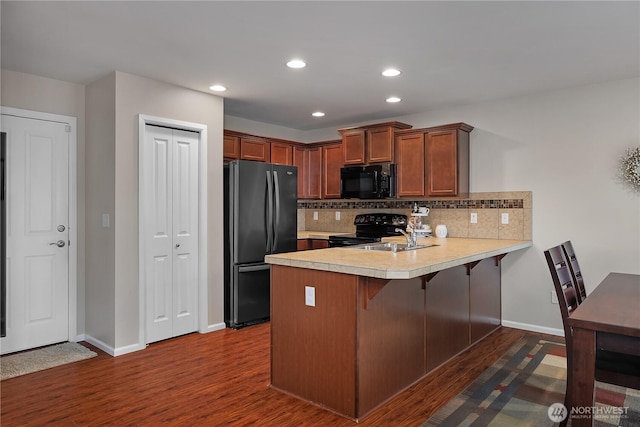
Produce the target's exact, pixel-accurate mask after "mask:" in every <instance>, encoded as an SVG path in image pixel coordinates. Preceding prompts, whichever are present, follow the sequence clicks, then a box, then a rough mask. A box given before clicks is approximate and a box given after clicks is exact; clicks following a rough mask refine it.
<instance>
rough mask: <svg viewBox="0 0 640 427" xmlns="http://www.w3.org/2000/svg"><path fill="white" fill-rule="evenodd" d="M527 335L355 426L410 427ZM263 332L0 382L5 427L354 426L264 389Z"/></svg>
mask: <svg viewBox="0 0 640 427" xmlns="http://www.w3.org/2000/svg"><path fill="white" fill-rule="evenodd" d="M526 333H527V332H525V331H521V330H517V329H509V328H501V329H499V330H498V331H496V332H494V333H493V334H491V335H490V336H489V337H487V338H486V339H484V340H483V341H482V342H480V343H478V344H477V345H476V346H474V347H472V348H471V349H469V350H468V351H466V352H464V353H462V354H460V355H458V356H457V357H456V358H455V359H454V360H452V361H451V362H449V363H447V364H445V365H443V366H442V367H440V368H439V369H438V370H437V371H435V372H434V373H432V374H431V375H429V376H428V377H427V378H425V379H423V380H422V381H420V382H418V383H416V384H414V385H413V386H412V387H410V388H409V389H407V390H405V391H404V392H403V393H401V394H400V395H398V396H397V397H395V398H394V399H392V400H391V401H389V402H387V403H386V404H385V405H383V406H382V407H380V408H378V409H377V410H375V411H374V412H372V413H371V414H370V415H369V416H367V417H366V418H365V419H364V420H362V421H361V422H360V423H359V424H358V425H362V426H419V425H420V424H421V423H422V422H424V421H425V420H426V419H427V418H429V416H431V415H432V414H433V413H435V412H436V411H437V410H438V408H440V407H441V406H442V405H444V404H445V403H447V402H448V401H449V400H450V399H451V398H453V397H454V396H456V395H457V394H458V393H460V392H461V391H462V390H463V389H464V388H465V387H466V386H467V385H468V384H470V383H471V382H472V381H473V380H474V379H475V378H476V377H477V376H478V375H479V374H480V373H481V372H482V371H484V370H485V369H486V368H487V367H489V366H490V365H491V364H492V363H494V362H495V361H496V360H497V359H498V358H499V357H500V356H501V355H502V354H503V353H504V352H506V351H507V349H508V348H509V347H510V346H511V345H512V344H513V343H514V342H516V341H517V340H518V339H519V338H521V337H522V336H524V335H525V334H526ZM269 336H270V325H269V323H265V324H261V325H256V326H251V327H248V328H245V329H241V330H232V329H225V330H222V331H217V332H212V333H209V334H191V335H186V336H183V337H179V338H175V339H172V340H168V341H163V342H159V343H155V344H151V345H150V346H149V347H148V348H147V349H145V350H143V351H139V352H136V353H131V354H127V355H123V356H119V357H115V358H113V357H111V356H109V355H107V354H105V353H103V352H101V351H100V350H97V349H95V348H93V347H92V346H90V345H89V344H87V343H82V344H83V345H86V346H87V347H90V348H92V349H93V350H95V351H97V352H98V356H97V357H94V358H93V359H88V360H83V361H80V362H76V363H72V364H69V365H64V366H60V367H56V368H52V369H48V370H46V371H41V372H36V373H33V374H29V375H24V376H21V377H16V378H11V379H8V380H5V381H2V383H0V390H1V391H0V396H1V397H0V398H1V401H0V405H1V417H0V423H1V425H2V426H3V427H8V426H45V425H46V426H100V425H119V426H144V425H178V426H248V425H255V426H261V427H263V426H332V427H333V426H338V427H340V426H355V425H356V423H355V422H354V421H352V420H348V419H346V418H343V417H341V416H339V415H336V414H333V413H331V412H328V411H326V410H323V409H321V408H318V407H316V406H314V405H312V404H310V403H306V402H303V401H300V400H298V399H296V398H293V397H291V396H288V395H286V394H283V393H280V392H278V391H275V390H273V389H271V388H270V387H269V370H270V369H269V347H270V338H269Z"/></svg>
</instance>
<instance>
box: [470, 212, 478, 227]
mask: <svg viewBox="0 0 640 427" xmlns="http://www.w3.org/2000/svg"><path fill="white" fill-rule="evenodd" d="M477 223H478V214H477V213H475V212H471V224H477Z"/></svg>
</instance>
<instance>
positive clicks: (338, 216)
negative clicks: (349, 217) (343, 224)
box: [336, 211, 340, 221]
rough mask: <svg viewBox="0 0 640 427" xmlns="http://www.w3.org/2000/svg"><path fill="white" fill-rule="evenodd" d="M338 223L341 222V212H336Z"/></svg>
mask: <svg viewBox="0 0 640 427" xmlns="http://www.w3.org/2000/svg"><path fill="white" fill-rule="evenodd" d="M336 221H340V211H336Z"/></svg>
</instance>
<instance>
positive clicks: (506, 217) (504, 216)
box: [502, 212, 509, 224]
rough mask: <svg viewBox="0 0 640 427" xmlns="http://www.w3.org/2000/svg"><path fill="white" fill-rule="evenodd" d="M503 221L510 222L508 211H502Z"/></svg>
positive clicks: (504, 222)
mask: <svg viewBox="0 0 640 427" xmlns="http://www.w3.org/2000/svg"><path fill="white" fill-rule="evenodd" d="M502 223H503V224H509V214H508V213H506V212H503V213H502Z"/></svg>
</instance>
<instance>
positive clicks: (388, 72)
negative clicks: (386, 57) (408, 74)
mask: <svg viewBox="0 0 640 427" xmlns="http://www.w3.org/2000/svg"><path fill="white" fill-rule="evenodd" d="M382 75H383V76H385V77H395V76H399V75H400V70H396V69H395V68H387V69H386V70H384V71H383V72H382Z"/></svg>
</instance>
